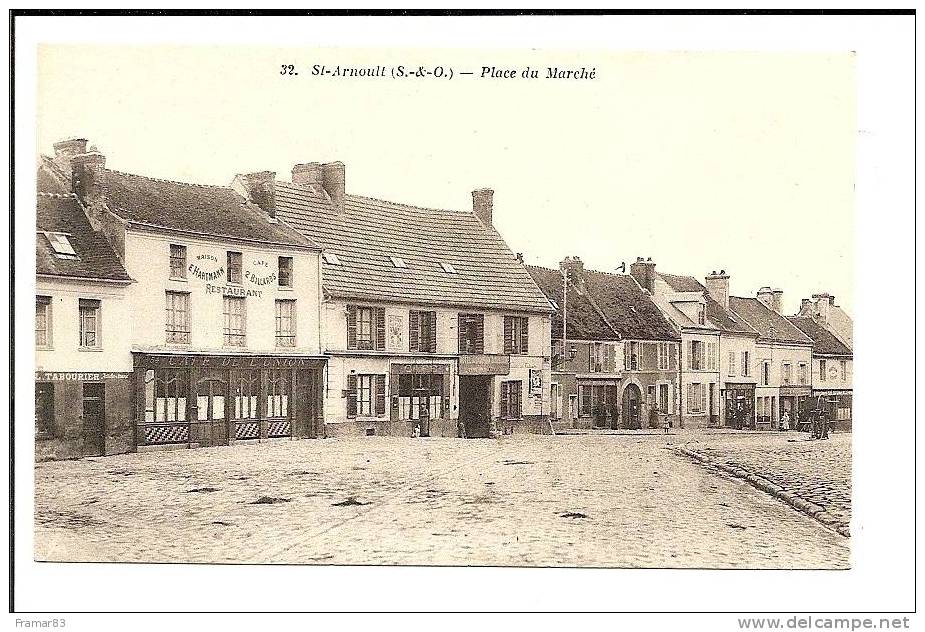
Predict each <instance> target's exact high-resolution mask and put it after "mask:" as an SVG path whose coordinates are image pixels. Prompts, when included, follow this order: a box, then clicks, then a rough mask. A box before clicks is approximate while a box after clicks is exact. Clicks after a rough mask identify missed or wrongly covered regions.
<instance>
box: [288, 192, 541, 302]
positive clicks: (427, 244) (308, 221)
mask: <svg viewBox="0 0 925 632" xmlns="http://www.w3.org/2000/svg"><path fill="white" fill-rule="evenodd" d="M276 206H277V215H278V216H279V217H280V218H282V219H283V220H284V221H286V222H287V223H288V224H290V225H291V226H293V227H294V228H295V229H297V230H298V231H299V232H301V233H302V234H304V235H305V236H307V237H309V238H310V239H312V240H313V241H314V242H316V243H318V244H320V245H321V246H322V247H323V248H324V249H325V250H326V251H329V252H332V253H334V254H335V255H337V258H338V259H339V261H340V265H330V264H328V263H325V264H324V266H323V278H324V287H325V291H326V292H328V293H329V294H331V295H332V296H338V297H343V298H354V299H360V300H369V301H397V302H409V303H423V304H432V305H452V306H458V307H475V308H495V309H509V310H520V311H534V312H551V311H552V307H551V306H550V304H549V301H548V300H547V299H546V297H545V296H544V295H543V293H542V292H540V290H539V288H538V287H537V286H536V283H534V282H533V279H532V278H531V277H530V275H529V274H528V273H527V270H526V268H525V267H524V266H523V264H522V263H520V262H519V261H517V259H516V257H515V256H514V253H512V252H511V251H510V249H508V247H507V244H505V242H504V240H503V239H502V238H501V235H499V234H498V232H497V231H496V230H495V229H494V227H492V226H484V225H483V224H482V223H481V222H480V221H479V220H478V219H477V218H476V217H475V215H474V214H473V213H471V212H458V211H447V210H437V209H427V208H419V207H415V206H408V205H405V204H398V203H395V202H386V201H382V200H376V199H373V198H368V197H361V196H358V195H347V196H346V197H345V203H344V206H345V210H344V212H343V213H338V212H337V211H336V210H335V209H334V207H333V205H332V204H331V202H330V201H329V199H328V198H327V197H326V196H324V195H320V194H318V193H316V192H314V191H313V190H311V189H309V188H307V187H302V186H299V185H295V184H291V183H287V182H277V183H276ZM390 256H395V257H401V258H402V259H404V260H405V263H406V264H407V268H397V267H395V266H393V265H392V263H391V262H390V260H389V257H390ZM441 263H447V264H450V265H452V266H453V267H454V268H455V269H456V272H457V274H451V273H448V272H445V271H444V270H443V269H442V268H441V265H440V264H441Z"/></svg>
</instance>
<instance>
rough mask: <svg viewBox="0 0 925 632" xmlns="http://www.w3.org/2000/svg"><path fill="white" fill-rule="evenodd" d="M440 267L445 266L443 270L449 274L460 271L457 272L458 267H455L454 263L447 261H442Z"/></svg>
mask: <svg viewBox="0 0 925 632" xmlns="http://www.w3.org/2000/svg"><path fill="white" fill-rule="evenodd" d="M440 267H441V268H443V271H444V272H446V273H447V274H459V273H458V272H456V268H454V267H453V264H452V263H445V262H443V261H441V262H440Z"/></svg>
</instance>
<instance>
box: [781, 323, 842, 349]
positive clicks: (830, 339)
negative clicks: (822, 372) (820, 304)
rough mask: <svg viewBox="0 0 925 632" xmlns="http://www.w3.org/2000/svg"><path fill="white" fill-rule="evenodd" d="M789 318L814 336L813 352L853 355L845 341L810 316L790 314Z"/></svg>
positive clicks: (806, 332) (803, 330)
mask: <svg viewBox="0 0 925 632" xmlns="http://www.w3.org/2000/svg"><path fill="white" fill-rule="evenodd" d="M787 320H789V321H790V322H791V323H793V324H794V325H796V326H797V327H798V328H799V330H800V331H802V332H803V333H804V334H806V335H807V336H809V337H810V338H812V340H813V353H818V354H821V355H835V356H849V357H850V356H851V355H852V352H851V349H849V348H848V347H847V346H846V345H845V343H843V342H842V341H841V340H839V339H838V338H837V337H836V336H835V335H834V334H833V333H832V332H830V331H829V330H828V329H826V328H825V327H823V326H822V325H820V324H819V323H817V322H816V321H814V320H813V319H812V318H809V317H808V316H788V317H787Z"/></svg>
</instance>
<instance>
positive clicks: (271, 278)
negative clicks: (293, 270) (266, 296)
mask: <svg viewBox="0 0 925 632" xmlns="http://www.w3.org/2000/svg"><path fill="white" fill-rule="evenodd" d="M248 266H249V267H247V268H245V269H244V271H243V274H242V276H243V277H244V280H245V281H247V282H248V283H250V284H252V285H256V286H257V287H263V286H267V285H273V284H274V283H276V281H277V280H278V279H279V275H278V273H277V271H276V270H274V269H273V268H272V267H271V265H270V263H269V262H268V261H267V260H266V259H254V260H252V261H250V262H249V263H248ZM187 270H188V271H189V273H190V275H191V276H193V277H195V278H197V279H200V280H202V281H218V280H223V279H226V278H227V271H226V270H225V267H224V266H222V265H220V263H219V259H218V257H217V256H216V255H213V254H210V253H200V254H198V255H196V258H195V261H193V262H192V263H190V264H189V266H187ZM206 294H221V295H222V296H245V297H246V296H254V297H257V298H260V297H261V296H263V290H252V289H249V288H246V287H244V286H243V285H219V284H213V283H206Z"/></svg>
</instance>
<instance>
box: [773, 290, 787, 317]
mask: <svg viewBox="0 0 925 632" xmlns="http://www.w3.org/2000/svg"><path fill="white" fill-rule="evenodd" d="M771 309H773V310H774V311H775V312H777V313H778V314H782V313H783V311H782V310H783V309H784V291H783V290H782V289H780V288H774V289H773V290H771Z"/></svg>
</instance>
